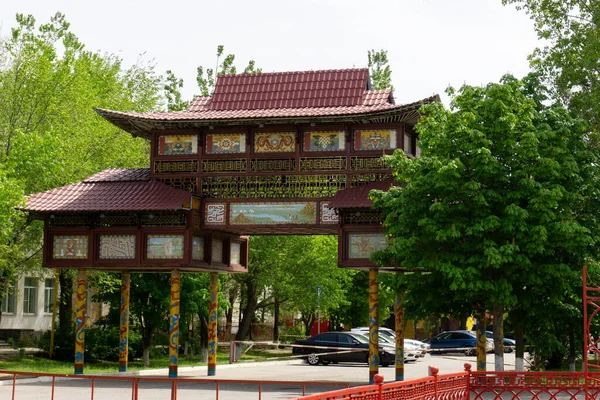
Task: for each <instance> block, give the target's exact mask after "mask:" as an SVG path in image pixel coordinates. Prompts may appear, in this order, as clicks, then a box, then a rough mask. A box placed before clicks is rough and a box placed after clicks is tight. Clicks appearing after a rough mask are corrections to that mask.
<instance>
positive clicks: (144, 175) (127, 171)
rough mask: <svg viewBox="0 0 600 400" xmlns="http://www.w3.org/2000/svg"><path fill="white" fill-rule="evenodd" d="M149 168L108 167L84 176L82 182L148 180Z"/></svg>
mask: <svg viewBox="0 0 600 400" xmlns="http://www.w3.org/2000/svg"><path fill="white" fill-rule="evenodd" d="M149 180H150V168H110V169H105V170H104V171H100V172H98V173H97V174H95V175H92V176H90V177H87V178H85V180H84V181H83V182H86V183H89V182H131V181H149Z"/></svg>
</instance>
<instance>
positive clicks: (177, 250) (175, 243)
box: [146, 235, 183, 259]
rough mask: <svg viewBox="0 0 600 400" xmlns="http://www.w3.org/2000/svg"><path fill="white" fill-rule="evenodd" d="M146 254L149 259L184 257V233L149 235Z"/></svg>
mask: <svg viewBox="0 0 600 400" xmlns="http://www.w3.org/2000/svg"><path fill="white" fill-rule="evenodd" d="M146 255H147V258H148V259H181V258H183V235H148V237H147V247H146Z"/></svg>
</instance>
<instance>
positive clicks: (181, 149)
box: [158, 135, 198, 156]
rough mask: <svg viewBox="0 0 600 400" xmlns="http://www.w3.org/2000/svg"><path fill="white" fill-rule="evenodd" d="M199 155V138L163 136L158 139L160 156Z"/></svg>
mask: <svg viewBox="0 0 600 400" xmlns="http://www.w3.org/2000/svg"><path fill="white" fill-rule="evenodd" d="M182 154H186V155H187V154H198V136H196V135H161V136H159V137H158V155H159V156H176V155H182Z"/></svg>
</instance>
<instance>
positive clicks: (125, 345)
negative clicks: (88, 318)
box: [119, 272, 131, 372]
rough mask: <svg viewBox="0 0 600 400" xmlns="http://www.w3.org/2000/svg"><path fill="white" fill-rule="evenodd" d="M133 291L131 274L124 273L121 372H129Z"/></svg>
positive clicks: (122, 281) (120, 349) (122, 276)
mask: <svg viewBox="0 0 600 400" xmlns="http://www.w3.org/2000/svg"><path fill="white" fill-rule="evenodd" d="M130 291H131V274H130V273H129V272H123V273H122V275H121V318H119V321H120V329H119V332H120V338H119V372H127V358H128V354H129V293H130Z"/></svg>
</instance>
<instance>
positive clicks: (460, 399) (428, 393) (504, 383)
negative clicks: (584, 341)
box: [299, 364, 600, 400]
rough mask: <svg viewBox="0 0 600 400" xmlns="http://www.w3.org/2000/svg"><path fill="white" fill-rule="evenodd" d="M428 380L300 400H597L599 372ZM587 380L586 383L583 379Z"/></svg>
mask: <svg viewBox="0 0 600 400" xmlns="http://www.w3.org/2000/svg"><path fill="white" fill-rule="evenodd" d="M429 368H430V372H431V376H429V377H426V378H421V379H415V380H412V381H406V382H392V383H383V377H382V376H381V375H376V376H375V384H373V385H368V386H359V387H353V388H349V389H341V390H336V391H333V392H327V393H319V394H314V395H310V396H305V397H301V398H299V399H301V400H334V399H335V400H345V399H352V400H392V399H394V400H417V399H424V400H469V399H470V400H483V399H503V398H505V399H512V400H516V399H521V398H525V399H553V400H556V399H573V400H575V399H582V398H585V399H600V372H598V373H589V372H588V374H587V375H586V374H585V373H583V372H476V371H471V364H465V372H461V373H457V374H447V375H438V369H437V368H435V367H429ZM586 377H587V379H586Z"/></svg>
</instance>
